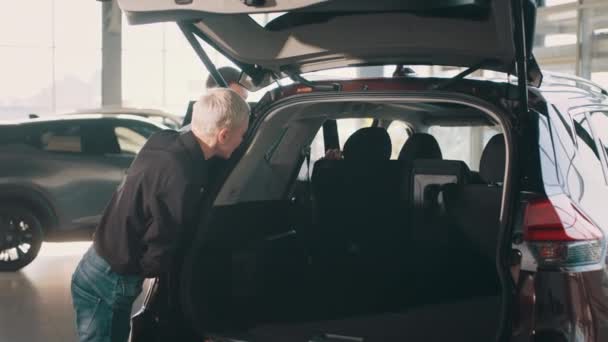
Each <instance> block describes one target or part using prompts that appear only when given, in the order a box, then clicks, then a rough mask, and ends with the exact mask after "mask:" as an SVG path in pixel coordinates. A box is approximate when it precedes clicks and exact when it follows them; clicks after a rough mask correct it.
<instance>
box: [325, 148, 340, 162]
mask: <svg viewBox="0 0 608 342" xmlns="http://www.w3.org/2000/svg"><path fill="white" fill-rule="evenodd" d="M323 159H327V160H340V159H342V152H341V151H340V150H339V149H337V148H334V149H329V150H327V151H326V152H325V157H323Z"/></svg>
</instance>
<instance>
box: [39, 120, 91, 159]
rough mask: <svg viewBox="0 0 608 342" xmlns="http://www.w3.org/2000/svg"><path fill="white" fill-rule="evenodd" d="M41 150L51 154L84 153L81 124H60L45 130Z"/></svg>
mask: <svg viewBox="0 0 608 342" xmlns="http://www.w3.org/2000/svg"><path fill="white" fill-rule="evenodd" d="M40 148H41V149H42V150H43V151H49V152H71V153H81V152H82V134H81V129H80V125H79V124H71V123H65V124H59V125H54V126H51V127H49V128H48V129H45V130H43V132H42V133H41V134H40Z"/></svg>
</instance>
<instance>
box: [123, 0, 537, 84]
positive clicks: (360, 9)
mask: <svg viewBox="0 0 608 342" xmlns="http://www.w3.org/2000/svg"><path fill="white" fill-rule="evenodd" d="M118 2H119V4H120V7H121V9H122V10H123V11H124V12H125V13H126V15H127V18H128V20H129V22H130V23H131V24H145V23H150V22H159V21H175V22H177V23H179V24H180V25H181V26H182V27H183V29H184V30H186V31H189V32H192V33H194V34H196V35H197V36H198V37H200V38H201V39H203V40H205V41H206V42H207V43H209V44H210V45H211V46H213V47H215V48H216V49H218V50H219V51H220V52H221V53H222V54H224V55H225V56H226V57H228V58H229V59H231V60H232V61H233V62H234V63H235V64H236V65H238V66H239V67H240V69H241V70H243V71H244V74H245V75H244V76H246V77H248V78H249V79H250V80H249V81H252V82H243V83H242V84H244V85H245V84H247V85H253V87H254V88H260V87H264V86H266V85H268V84H270V83H271V82H273V81H274V79H276V78H282V77H285V76H293V75H294V74H301V73H304V72H312V71H318V70H324V69H329V68H337V67H344V66H353V65H386V64H425V65H452V66H462V67H478V68H483V69H488V70H495V71H500V72H505V73H511V74H514V73H515V71H516V64H517V63H520V65H519V66H518V68H520V69H522V70H518V72H520V73H523V74H525V76H523V77H524V78H527V80H528V81H529V82H531V83H532V84H534V85H536V86H538V85H540V81H541V78H542V75H541V74H540V71H539V69H538V66H537V64H536V62H535V60H534V57H533V55H532V46H533V37H534V21H535V13H536V7H535V5H534V2H533V1H531V0H516V1H512V0H407V1H394V0H374V1H367V0H300V1H293V0H273V1H263V0H262V1H251V2H249V1H237V0H233V1H228V0H225V1H203V0H199V1H193V0H190V1H188V0H179V1H177V0H156V1H145V2H143V1H139V0H119V1H118ZM250 3H255V4H250ZM268 12H275V13H276V12H282V15H281V16H279V17H278V18H276V19H274V20H272V21H270V22H269V23H268V24H266V25H265V26H261V25H260V24H258V22H256V21H255V20H254V19H253V18H251V17H250V14H256V13H268ZM524 69H525V70H524ZM246 77H245V78H246ZM524 84H525V82H524Z"/></svg>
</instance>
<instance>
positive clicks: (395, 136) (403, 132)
mask: <svg viewBox="0 0 608 342" xmlns="http://www.w3.org/2000/svg"><path fill="white" fill-rule="evenodd" d="M409 130H410V128H409V126H408V125H407V124H406V123H405V122H403V121H398V120H395V121H392V122H391V124H390V125H389V126H388V128H387V129H386V132H387V133H388V135H389V136H390V137H391V143H392V146H393V150H392V152H391V159H395V160H396V159H399V153H400V152H401V148H402V147H403V144H405V142H406V141H407V139H408V138H409V137H410V135H409Z"/></svg>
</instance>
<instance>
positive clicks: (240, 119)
mask: <svg viewBox="0 0 608 342" xmlns="http://www.w3.org/2000/svg"><path fill="white" fill-rule="evenodd" d="M248 119H249V106H248V105H247V103H246V102H245V101H244V100H243V99H242V97H241V96H240V95H238V94H237V93H236V92H234V91H232V90H230V89H222V88H217V89H213V90H211V91H209V92H208V93H207V94H206V95H204V96H202V97H201V98H200V99H199V101H198V102H196V104H195V105H194V111H193V115H192V129H191V130H189V131H184V132H175V131H169V130H167V131H162V132H159V133H157V134H154V135H153V136H152V137H150V139H149V140H148V142H147V143H146V144H145V145H144V147H143V148H142V149H141V151H140V152H139V154H138V156H137V158H136V159H135V160H134V161H133V164H132V165H131V167H130V168H129V171H128V174H127V177H126V179H125V181H124V182H123V184H122V186H120V187H119V188H118V189H117V190H116V192H115V193H114V195H113V197H112V199H111V201H110V203H109V204H108V206H107V207H106V210H105V212H104V214H103V217H102V220H101V222H100V224H99V226H98V227H97V230H96V231H95V235H94V239H93V241H94V242H93V246H92V247H91V248H90V249H89V250H88V251H87V252H86V254H85V255H84V256H83V258H82V260H81V261H80V263H79V264H78V267H77V268H76V271H75V272H74V275H73V276H72V299H73V305H74V309H75V311H76V325H77V330H78V336H79V338H80V341H127V339H128V337H129V331H130V321H129V320H130V313H131V306H132V305H133V301H134V300H135V298H136V297H137V296H138V295H139V293H140V292H141V287H142V282H143V279H144V278H152V277H157V276H160V275H161V274H164V273H165V272H167V270H168V267H169V265H170V262H171V257H172V253H173V250H174V249H175V247H176V246H175V241H176V239H177V236H178V234H179V233H180V231H181V230H182V229H183V228H184V227H186V226H189V225H192V224H194V222H193V221H194V219H195V215H194V214H195V213H196V208H195V206H196V205H197V204H198V203H199V200H200V198H201V194H202V190H203V189H204V188H205V187H206V185H207V184H208V181H209V180H208V179H207V176H208V159H209V158H211V157H214V156H218V157H221V158H229V157H230V155H231V154H232V152H233V151H234V150H235V149H236V148H237V147H238V146H239V145H240V144H241V141H242V139H243V136H244V135H245V132H246V131H247V126H248V122H249V120H248Z"/></svg>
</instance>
